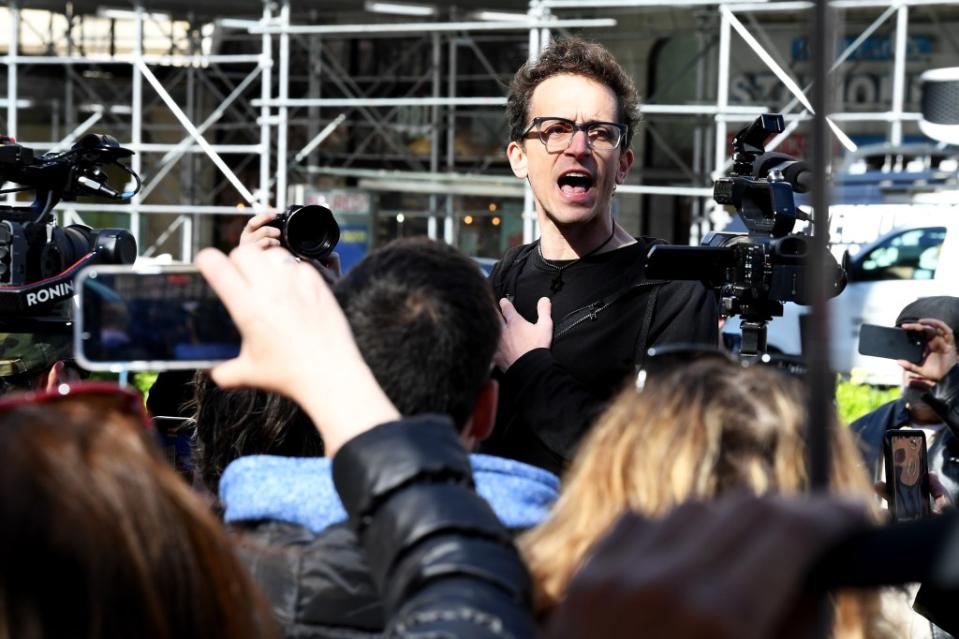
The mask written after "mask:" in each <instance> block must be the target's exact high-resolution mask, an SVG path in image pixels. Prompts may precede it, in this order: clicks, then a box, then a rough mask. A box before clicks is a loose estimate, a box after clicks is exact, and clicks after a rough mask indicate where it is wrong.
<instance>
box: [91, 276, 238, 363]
mask: <svg viewBox="0 0 959 639" xmlns="http://www.w3.org/2000/svg"><path fill="white" fill-rule="evenodd" d="M77 291H78V294H77V295H78V305H79V309H78V311H77V319H76V322H75V323H74V351H75V357H76V360H77V362H78V363H79V364H80V365H81V366H83V367H84V368H86V369H88V370H91V371H112V372H117V371H121V370H128V371H165V370H177V369H191V368H193V369H205V368H210V367H212V366H214V365H215V364H217V363H218V362H222V361H224V360H228V359H231V358H233V357H236V356H237V355H238V354H239V352H240V334H239V332H238V331H237V329H236V326H235V325H234V324H233V320H231V319H230V315H229V313H227V311H226V308H224V306H223V304H222V303H221V302H220V300H219V299H218V298H217V297H216V295H215V294H214V293H213V290H212V289H211V288H210V287H209V285H208V284H207V283H206V280H204V279H203V276H202V275H200V273H199V271H197V270H196V269H195V268H193V267H192V266H173V265H164V266H135V265H134V266H93V267H90V268H88V269H86V270H84V271H82V272H81V273H80V275H79V276H78V277H77Z"/></svg>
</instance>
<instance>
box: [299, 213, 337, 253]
mask: <svg viewBox="0 0 959 639" xmlns="http://www.w3.org/2000/svg"><path fill="white" fill-rule="evenodd" d="M286 241H287V243H288V244H289V248H290V250H291V251H292V252H293V253H296V254H297V255H300V256H302V257H311V258H321V257H326V256H327V255H329V254H330V253H331V252H332V251H333V249H334V247H336V243H337V242H339V241H340V227H339V225H338V224H337V223H336V220H335V219H334V218H333V213H332V212H331V211H330V209H328V208H326V207H325V206H320V205H318V204H307V205H306V206H301V207H300V208H298V209H295V210H293V209H291V210H290V211H289V214H288V217H287V220H286Z"/></svg>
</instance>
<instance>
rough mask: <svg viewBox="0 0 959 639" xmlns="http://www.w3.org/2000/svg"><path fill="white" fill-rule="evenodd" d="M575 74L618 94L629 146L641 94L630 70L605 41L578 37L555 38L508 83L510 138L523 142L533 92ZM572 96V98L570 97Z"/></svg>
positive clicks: (624, 146) (624, 145) (637, 115)
mask: <svg viewBox="0 0 959 639" xmlns="http://www.w3.org/2000/svg"><path fill="white" fill-rule="evenodd" d="M562 74H572V75H582V76H586V77H587V78H592V79H594V80H596V81H597V82H600V83H602V84H605V85H606V86H608V87H609V88H610V89H612V91H613V93H615V94H616V103H617V106H618V111H619V113H618V114H617V117H618V119H619V121H620V122H621V123H623V124H625V125H626V126H628V127H629V131H628V132H627V133H626V139H625V142H624V143H623V148H626V147H628V146H629V144H630V142H631V141H632V139H633V133H635V132H636V126H637V125H638V124H639V119H640V118H639V95H638V94H637V92H636V85H634V84H633V80H632V78H630V77H629V74H628V73H626V71H625V70H624V69H623V67H621V66H620V65H619V63H618V62H616V60H615V58H613V56H612V54H611V53H610V52H609V51H607V50H606V48H605V47H603V46H602V45H599V44H596V43H593V42H586V41H585V40H581V39H579V38H564V39H561V40H556V41H555V42H553V43H552V44H551V45H549V46H548V47H546V49H545V50H544V51H543V52H542V54H541V55H540V57H539V60H537V61H536V62H533V63H532V64H531V63H529V62H526V63H525V64H523V66H521V67H520V68H519V71H517V72H516V75H514V76H513V81H512V83H511V84H510V87H509V98H508V99H507V101H506V124H507V126H508V127H509V135H510V140H513V141H514V142H521V141H522V137H523V131H525V130H526V127H527V126H528V125H529V120H530V116H529V103H530V100H531V99H532V97H533V92H534V91H535V90H536V87H538V86H539V84H540V83H541V82H543V81H544V80H546V79H548V78H551V77H553V76H554V75H562ZM571 99H572V98H571Z"/></svg>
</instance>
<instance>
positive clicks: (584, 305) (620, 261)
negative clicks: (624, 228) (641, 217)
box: [482, 238, 719, 473]
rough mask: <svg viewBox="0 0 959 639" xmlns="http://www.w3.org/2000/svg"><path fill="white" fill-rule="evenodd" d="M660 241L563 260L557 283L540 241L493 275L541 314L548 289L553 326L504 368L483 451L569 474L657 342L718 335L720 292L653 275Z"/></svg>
mask: <svg viewBox="0 0 959 639" xmlns="http://www.w3.org/2000/svg"><path fill="white" fill-rule="evenodd" d="M655 242H656V241H655V240H651V239H650V238H639V241H638V242H637V243H636V244H631V245H629V246H625V247H623V248H620V249H616V250H614V251H609V252H606V253H601V254H599V255H594V256H589V257H586V258H584V259H582V260H579V261H578V262H577V263H575V264H572V265H571V266H569V267H567V268H566V269H564V271H563V273H562V282H563V284H562V287H561V288H560V289H559V291H557V292H553V291H552V288H551V286H552V284H553V282H554V280H555V278H556V269H554V268H550V266H548V265H547V264H546V263H545V262H544V260H543V259H542V258H541V257H540V256H539V254H538V252H537V251H536V250H535V248H531V249H530V250H523V251H521V253H520V255H519V257H517V258H516V259H514V260H509V259H504V260H502V261H501V262H500V263H498V264H497V266H496V268H494V270H493V273H492V274H491V276H490V279H491V282H492V284H493V288H494V291H495V293H496V295H497V297H498V298H500V297H507V296H509V297H511V298H512V300H513V304H514V305H515V307H516V310H517V311H518V312H519V313H520V315H522V316H523V317H525V318H526V319H527V320H529V321H533V322H535V321H536V302H537V300H539V298H540V297H549V298H550V299H551V302H552V317H553V326H554V334H553V343H552V345H551V347H550V348H549V349H537V350H533V351H530V352H529V353H526V354H525V355H524V356H523V357H521V358H520V359H518V360H517V361H516V362H515V363H513V365H512V366H510V368H509V370H507V371H506V372H505V373H504V374H502V375H501V377H500V409H499V413H498V416H497V421H496V428H495V429H494V431H493V436H492V437H491V438H490V439H489V440H488V441H487V442H486V443H484V445H483V447H482V451H483V452H487V453H490V454H493V455H501V456H503V457H510V458H513V459H518V460H520V461H523V462H526V463H529V464H534V465H537V466H540V467H542V468H546V469H548V470H550V471H552V472H554V473H561V472H562V471H563V469H564V467H565V466H566V464H567V463H568V462H569V461H570V460H571V459H572V456H573V454H574V452H575V450H576V447H577V445H578V444H579V441H580V439H582V437H583V435H584V434H585V433H586V432H587V431H588V429H589V427H590V425H591V424H592V423H593V421H594V420H595V419H596V417H598V416H599V414H600V413H601V412H602V411H603V409H604V408H605V407H606V405H607V404H608V402H609V401H610V399H611V398H612V397H613V396H614V395H615V394H616V393H617V392H618V391H619V390H620V389H621V388H622V387H623V386H624V384H625V383H627V382H628V381H631V380H632V379H633V376H634V375H635V372H636V369H637V367H638V366H639V365H641V364H642V359H643V357H644V355H645V352H646V350H647V349H648V348H649V347H651V346H656V345H662V344H669V343H680V342H689V343H704V344H710V345H713V346H715V345H716V344H717V343H718V334H719V311H718V305H717V302H716V298H715V295H714V294H713V293H712V292H711V291H709V290H708V289H706V288H705V287H704V286H703V285H702V284H701V283H699V282H689V281H670V282H664V281H653V280H647V279H646V278H645V277H644V275H643V271H644V263H645V259H646V254H647V253H648V252H649V249H650V247H651V246H652V245H653V243H655ZM551 263H552V264H554V265H560V266H562V265H563V264H564V262H558V261H555V262H554V261H551ZM504 264H506V266H505V267H504ZM504 268H505V271H506V272H505V273H504V272H503V271H504ZM650 305H652V307H651V308H650ZM649 313H651V315H649V316H648V317H647V315H648V314H649ZM641 342H642V343H641Z"/></svg>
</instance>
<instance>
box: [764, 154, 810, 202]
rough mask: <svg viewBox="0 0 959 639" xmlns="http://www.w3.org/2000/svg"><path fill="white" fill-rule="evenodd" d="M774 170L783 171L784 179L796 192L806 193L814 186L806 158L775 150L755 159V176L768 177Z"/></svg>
mask: <svg viewBox="0 0 959 639" xmlns="http://www.w3.org/2000/svg"><path fill="white" fill-rule="evenodd" d="M773 170H778V171H780V172H782V174H783V179H784V180H786V181H787V182H789V184H790V185H791V186H792V187H793V190H794V191H795V192H796V193H806V192H808V191H809V189H810V188H812V180H813V176H812V169H811V168H809V165H808V164H806V162H805V161H804V160H797V159H796V158H794V157H792V156H790V155H786V154H785V153H775V152H773V151H770V152H769V153H763V154H762V155H760V156H759V157H757V158H756V159H755V160H753V177H755V178H762V177H766V176H767V175H769V172H770V171H773Z"/></svg>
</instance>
